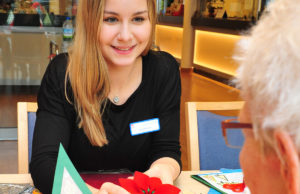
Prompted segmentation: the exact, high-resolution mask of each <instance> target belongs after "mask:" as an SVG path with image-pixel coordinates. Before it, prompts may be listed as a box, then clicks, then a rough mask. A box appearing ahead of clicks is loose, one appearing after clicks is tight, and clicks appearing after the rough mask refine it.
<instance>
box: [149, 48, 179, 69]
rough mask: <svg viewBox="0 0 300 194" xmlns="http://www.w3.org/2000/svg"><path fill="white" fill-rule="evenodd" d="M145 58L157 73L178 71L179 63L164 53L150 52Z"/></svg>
mask: <svg viewBox="0 0 300 194" xmlns="http://www.w3.org/2000/svg"><path fill="white" fill-rule="evenodd" d="M147 58H148V60H149V62H150V63H151V66H153V68H156V69H157V70H159V71H162V72H165V71H170V70H171V71H172V70H174V71H177V70H178V69H179V63H178V62H177V61H176V59H175V58H174V57H173V56H172V55H171V54H169V53H167V52H165V51H153V50H150V51H149V53H148V56H147Z"/></svg>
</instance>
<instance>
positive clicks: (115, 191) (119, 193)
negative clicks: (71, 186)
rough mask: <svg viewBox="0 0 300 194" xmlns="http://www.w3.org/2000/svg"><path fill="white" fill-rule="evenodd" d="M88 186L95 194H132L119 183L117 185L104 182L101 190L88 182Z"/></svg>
mask: <svg viewBox="0 0 300 194" xmlns="http://www.w3.org/2000/svg"><path fill="white" fill-rule="evenodd" d="M87 186H88V188H89V189H90V191H91V192H92V193H93V194H130V193H128V192H127V191H126V190H125V189H123V188H122V187H120V186H119V185H115V184H113V183H109V182H106V183H103V184H102V186H101V188H100V189H99V190H98V189H96V188H95V187H92V186H90V185H88V184H87Z"/></svg>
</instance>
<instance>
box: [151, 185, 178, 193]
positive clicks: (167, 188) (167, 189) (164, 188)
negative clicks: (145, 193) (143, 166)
mask: <svg viewBox="0 0 300 194" xmlns="http://www.w3.org/2000/svg"><path fill="white" fill-rule="evenodd" d="M179 192H180V189H178V188H177V187H175V186H174V185H170V184H163V185H161V186H160V187H158V188H157V189H156V190H155V194H165V193H168V194H178V193H179Z"/></svg>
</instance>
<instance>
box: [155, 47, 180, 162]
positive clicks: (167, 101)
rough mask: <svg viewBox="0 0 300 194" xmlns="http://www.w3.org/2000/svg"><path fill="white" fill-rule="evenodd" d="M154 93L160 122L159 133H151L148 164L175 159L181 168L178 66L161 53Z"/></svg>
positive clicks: (171, 58) (168, 56)
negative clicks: (167, 158)
mask: <svg viewBox="0 0 300 194" xmlns="http://www.w3.org/2000/svg"><path fill="white" fill-rule="evenodd" d="M160 54H161V55H162V56H160V57H159V61H158V64H159V66H160V67H159V71H157V72H156V75H157V76H158V77H157V79H158V83H157V87H156V88H157V91H156V98H155V101H156V102H157V103H156V114H157V116H158V118H159V121H160V131H159V132H158V133H153V143H152V147H151V151H150V156H149V158H150V159H149V160H150V164H151V163H152V162H154V161H155V160H157V159H159V158H162V157H171V158H173V159H175V160H176V161H177V162H178V164H179V165H180V167H181V159H180V157H181V152H180V143H179V135H180V97H181V80H180V71H179V64H178V63H177V61H176V60H175V58H174V57H173V56H171V55H170V54H168V53H165V52H161V53H160Z"/></svg>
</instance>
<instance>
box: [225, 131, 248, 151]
mask: <svg viewBox="0 0 300 194" xmlns="http://www.w3.org/2000/svg"><path fill="white" fill-rule="evenodd" d="M226 133H227V134H226V135H227V140H228V144H229V145H231V146H234V147H242V146H243V144H244V136H243V133H242V129H227V131H226Z"/></svg>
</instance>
